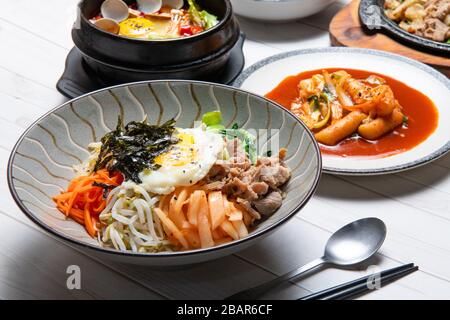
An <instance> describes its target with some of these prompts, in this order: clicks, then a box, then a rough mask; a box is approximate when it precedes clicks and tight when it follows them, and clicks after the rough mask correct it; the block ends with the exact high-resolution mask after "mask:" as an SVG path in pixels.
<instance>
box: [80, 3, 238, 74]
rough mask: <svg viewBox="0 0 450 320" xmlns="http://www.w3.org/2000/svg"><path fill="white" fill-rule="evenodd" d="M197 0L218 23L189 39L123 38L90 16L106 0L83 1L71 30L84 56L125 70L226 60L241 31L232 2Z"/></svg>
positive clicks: (95, 12)
mask: <svg viewBox="0 0 450 320" xmlns="http://www.w3.org/2000/svg"><path fill="white" fill-rule="evenodd" d="M125 2H127V3H128V4H131V3H133V2H135V1H134V0H125ZM197 2H198V4H199V5H200V6H201V7H202V8H204V9H205V10H208V11H209V12H211V13H212V14H214V15H216V16H217V17H218V18H219V20H220V22H219V24H218V25H216V26H215V27H213V28H211V29H209V30H207V31H205V32H202V33H199V34H197V35H194V36H191V37H186V38H178V39H164V40H142V39H132V38H126V37H120V36H117V35H114V34H111V33H108V32H105V31H103V30H100V29H98V28H97V27H95V26H94V25H93V24H92V23H91V22H90V21H89V19H90V18H92V17H93V16H95V15H97V14H98V12H99V11H100V6H101V4H102V3H103V0H82V1H81V2H80V3H79V5H78V9H79V10H78V18H77V21H76V23H75V25H74V27H73V29H72V38H73V41H74V43H75V45H76V47H77V48H78V49H79V50H80V51H81V52H82V53H83V55H84V56H86V57H89V58H90V59H91V60H96V61H97V62H101V63H103V64H105V65H109V66H115V67H118V68H122V69H123V68H131V69H135V70H139V69H141V68H154V69H155V67H158V68H161V69H171V68H174V66H181V65H188V64H191V63H197V64H198V63H200V61H206V60H209V61H211V57H222V59H225V56H226V54H227V53H228V52H229V51H230V50H231V49H232V48H233V47H234V45H235V44H236V42H237V41H238V39H239V34H240V29H239V24H238V22H237V20H236V18H235V17H234V15H233V10H232V7H231V4H230V1H229V0H214V1H211V0H197ZM216 63H219V62H218V61H217V62H216ZM155 70H156V69H155ZM164 72H165V71H164ZM148 80H149V79H148Z"/></svg>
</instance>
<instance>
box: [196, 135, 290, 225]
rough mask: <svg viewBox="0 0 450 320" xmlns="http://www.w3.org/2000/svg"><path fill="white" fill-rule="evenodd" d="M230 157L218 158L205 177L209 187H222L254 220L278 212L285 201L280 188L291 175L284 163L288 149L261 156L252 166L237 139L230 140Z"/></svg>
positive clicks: (210, 188) (213, 188)
mask: <svg viewBox="0 0 450 320" xmlns="http://www.w3.org/2000/svg"><path fill="white" fill-rule="evenodd" d="M227 148H228V152H229V154H230V156H231V157H230V158H229V159H228V160H218V161H217V162H216V163H215V165H214V166H213V167H212V169H211V170H210V172H209V173H208V175H207V177H206V178H205V179H204V180H203V182H204V183H205V186H204V187H205V188H206V189H207V190H222V192H223V193H224V194H226V195H227V197H228V198H229V199H231V200H234V201H236V202H237V203H238V204H239V205H240V206H241V207H242V208H243V209H245V210H246V211H248V214H249V215H251V217H252V219H253V221H254V220H259V219H261V215H260V213H261V214H263V215H264V216H267V215H270V214H272V213H273V212H275V211H276V210H277V209H278V208H279V207H280V206H281V202H282V197H281V191H280V190H279V188H280V187H281V186H283V185H284V184H285V183H286V182H287V181H288V180H289V179H290V177H291V170H290V169H289V168H288V167H287V166H286V165H285V164H284V159H285V157H286V150H285V149H281V150H280V152H279V154H278V156H274V157H260V158H258V161H257V163H256V165H252V164H251V163H250V161H249V159H248V158H247V157H246V155H245V152H244V151H243V148H242V145H241V143H240V142H239V141H238V140H232V141H228V142H227Z"/></svg>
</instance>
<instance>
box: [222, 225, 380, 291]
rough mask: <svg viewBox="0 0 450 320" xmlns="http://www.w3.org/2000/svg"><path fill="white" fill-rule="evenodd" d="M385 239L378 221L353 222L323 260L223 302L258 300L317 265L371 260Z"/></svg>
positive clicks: (335, 239) (331, 244)
mask: <svg viewBox="0 0 450 320" xmlns="http://www.w3.org/2000/svg"><path fill="white" fill-rule="evenodd" d="M385 238H386V225H385V224H384V223H383V221H381V220H380V219H377V218H366V219H361V220H357V221H355V222H352V223H350V224H348V225H346V226H345V227H343V228H341V229H339V230H338V231H336V232H335V233H334V234H333V235H332V236H331V238H330V239H328V242H327V244H326V247H325V253H324V255H323V257H322V258H319V259H316V260H314V261H311V262H310V263H308V264H306V265H304V266H303V267H301V268H298V269H295V270H292V271H291V272H288V273H286V274H284V275H282V276H281V277H278V278H276V279H274V280H271V281H269V282H266V283H263V284H262V285H259V286H256V287H254V288H251V289H248V290H244V291H241V292H239V293H237V294H234V295H232V296H230V297H228V298H226V300H242V299H249V300H250V299H257V298H258V297H260V296H261V295H263V294H265V293H267V292H268V291H269V290H270V289H272V288H273V287H275V286H277V285H279V284H281V283H283V282H285V281H289V280H293V279H295V278H297V277H299V276H300V275H302V274H304V273H306V272H308V271H310V270H312V269H315V268H317V267H319V266H322V265H326V266H333V267H350V266H356V265H357V264H360V263H362V262H364V261H366V260H368V259H369V258H371V257H372V256H373V255H374V254H375V253H377V251H378V250H379V249H380V247H381V245H382V244H383V242H384V239H385Z"/></svg>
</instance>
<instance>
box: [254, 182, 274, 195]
mask: <svg viewBox="0 0 450 320" xmlns="http://www.w3.org/2000/svg"><path fill="white" fill-rule="evenodd" d="M250 188H251V189H252V190H253V192H255V193H256V194H257V195H258V196H263V195H265V194H267V192H269V185H268V184H267V183H265V182H253V183H252V184H251V185H250Z"/></svg>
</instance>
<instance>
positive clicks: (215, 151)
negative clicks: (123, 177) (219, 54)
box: [139, 128, 225, 194]
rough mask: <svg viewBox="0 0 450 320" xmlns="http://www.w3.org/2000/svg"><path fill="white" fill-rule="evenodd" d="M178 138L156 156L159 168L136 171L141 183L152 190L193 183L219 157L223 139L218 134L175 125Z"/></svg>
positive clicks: (169, 189) (159, 191)
mask: <svg viewBox="0 0 450 320" xmlns="http://www.w3.org/2000/svg"><path fill="white" fill-rule="evenodd" d="M175 136H176V137H177V138H178V139H179V141H178V143H177V144H175V145H173V146H172V147H171V148H170V149H169V151H168V152H166V153H164V154H161V155H160V156H158V157H157V158H156V159H155V164H157V165H159V166H160V167H159V169H158V170H144V171H143V172H141V173H140V174H139V177H140V179H141V180H142V186H143V187H144V188H145V189H146V190H147V191H149V192H152V193H155V194H169V193H171V192H173V191H174V190H175V188H176V187H181V186H190V185H194V184H196V183H197V182H199V181H200V180H201V179H203V178H204V177H205V176H206V175H207V174H208V172H209V170H210V169H211V167H212V166H213V165H214V163H215V162H216V161H217V160H218V159H221V158H222V156H223V155H222V153H223V150H224V144H225V143H224V140H223V138H222V136H221V135H220V134H217V133H213V132H208V131H204V130H203V129H202V128H195V129H177V132H176V133H175Z"/></svg>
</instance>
